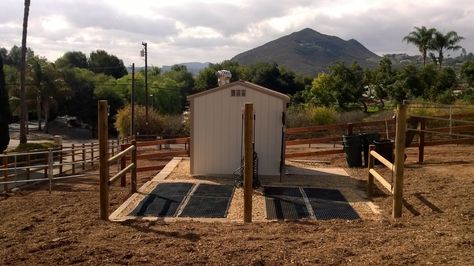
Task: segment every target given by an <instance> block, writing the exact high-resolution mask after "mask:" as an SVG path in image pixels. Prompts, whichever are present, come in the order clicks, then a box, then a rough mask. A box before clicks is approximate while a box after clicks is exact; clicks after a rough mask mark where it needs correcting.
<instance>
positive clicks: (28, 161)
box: [5, 153, 30, 181]
mask: <svg viewBox="0 0 474 266" xmlns="http://www.w3.org/2000/svg"><path fill="white" fill-rule="evenodd" d="M26 165H27V166H28V168H26V179H27V180H28V179H30V167H29V166H30V154H29V153H28V155H26ZM5 181H6V180H5Z"/></svg>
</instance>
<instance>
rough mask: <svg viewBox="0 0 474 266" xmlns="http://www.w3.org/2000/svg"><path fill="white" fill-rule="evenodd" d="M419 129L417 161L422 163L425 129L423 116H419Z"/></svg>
mask: <svg viewBox="0 0 474 266" xmlns="http://www.w3.org/2000/svg"><path fill="white" fill-rule="evenodd" d="M419 119H420V122H419V125H418V127H419V129H420V135H419V138H418V163H423V161H424V157H425V132H423V130H425V128H426V120H425V119H424V118H419Z"/></svg>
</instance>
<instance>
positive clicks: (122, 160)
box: [120, 144, 128, 187]
mask: <svg viewBox="0 0 474 266" xmlns="http://www.w3.org/2000/svg"><path fill="white" fill-rule="evenodd" d="M127 146H128V145H126V144H122V145H121V146H120V150H122V151H123V150H125V149H126V148H127ZM125 167H127V155H125V156H122V158H120V170H123V169H125ZM126 185H127V174H124V175H123V176H122V177H121V178H120V186H121V187H125V186H126Z"/></svg>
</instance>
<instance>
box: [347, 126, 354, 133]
mask: <svg viewBox="0 0 474 266" xmlns="http://www.w3.org/2000/svg"><path fill="white" fill-rule="evenodd" d="M353 129H354V125H353V124H352V123H348V124H347V135H349V136H350V135H352V131H353Z"/></svg>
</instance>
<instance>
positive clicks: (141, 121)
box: [114, 105, 183, 137]
mask: <svg viewBox="0 0 474 266" xmlns="http://www.w3.org/2000/svg"><path fill="white" fill-rule="evenodd" d="M130 117H131V108H130V105H126V106H125V107H124V108H122V109H120V110H119V111H118V112H117V115H116V116H115V123H114V126H115V128H116V129H117V131H118V132H119V135H120V136H121V137H125V136H128V135H129V134H130ZM135 133H137V134H141V135H160V136H163V135H164V136H178V135H182V134H183V123H182V117H181V116H180V115H161V114H159V113H158V112H157V111H156V110H154V109H152V108H149V109H148V129H147V128H146V125H145V107H144V106H141V105H137V106H135Z"/></svg>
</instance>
